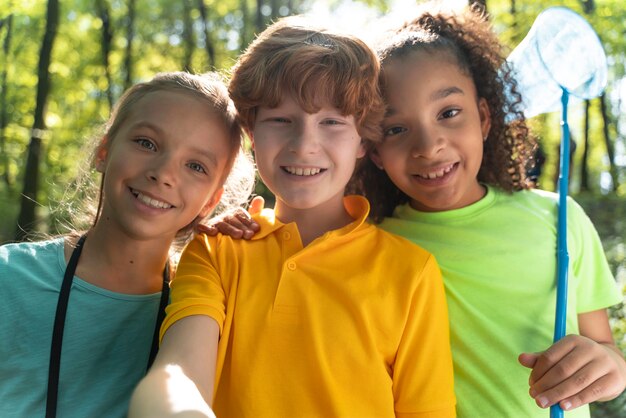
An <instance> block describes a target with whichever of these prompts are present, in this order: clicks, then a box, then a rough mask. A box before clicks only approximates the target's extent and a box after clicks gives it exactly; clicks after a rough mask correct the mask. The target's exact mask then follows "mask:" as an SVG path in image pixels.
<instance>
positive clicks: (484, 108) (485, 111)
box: [478, 97, 491, 139]
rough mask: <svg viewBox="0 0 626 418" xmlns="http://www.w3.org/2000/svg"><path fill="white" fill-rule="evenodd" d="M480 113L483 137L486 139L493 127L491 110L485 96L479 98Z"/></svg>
mask: <svg viewBox="0 0 626 418" xmlns="http://www.w3.org/2000/svg"><path fill="white" fill-rule="evenodd" d="M478 115H479V116H480V130H481V131H482V134H483V138H485V139H486V138H487V136H489V130H490V129H491V111H490V110H489V104H488V103H487V99H485V98H484V97H481V98H480V99H478Z"/></svg>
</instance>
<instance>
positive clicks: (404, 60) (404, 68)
mask: <svg viewBox="0 0 626 418" xmlns="http://www.w3.org/2000/svg"><path fill="white" fill-rule="evenodd" d="M383 73H384V80H385V81H384V87H385V88H384V94H385V96H387V100H393V97H394V95H397V94H402V93H406V94H416V93H424V92H425V91H429V90H433V89H440V88H443V86H457V85H458V86H459V88H461V89H462V90H463V91H466V92H473V93H474V94H475V92H476V87H475V85H474V82H473V79H472V78H471V77H470V76H469V75H468V74H467V72H466V71H465V70H464V69H463V68H462V67H461V66H460V65H459V62H458V60H457V59H456V57H455V56H454V55H452V54H451V53H448V52H445V51H443V52H430V51H423V50H422V51H420V50H418V51H412V52H410V53H409V54H406V55H404V56H402V57H398V58H393V59H391V60H390V61H389V62H388V63H386V64H385V67H384V72H383Z"/></svg>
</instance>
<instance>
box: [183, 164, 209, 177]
mask: <svg viewBox="0 0 626 418" xmlns="http://www.w3.org/2000/svg"><path fill="white" fill-rule="evenodd" d="M187 167H189V168H191V169H192V170H193V171H197V172H198V173H202V174H206V170H205V169H204V167H203V166H202V164H198V163H189V164H187Z"/></svg>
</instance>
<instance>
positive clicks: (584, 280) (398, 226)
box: [381, 188, 622, 418]
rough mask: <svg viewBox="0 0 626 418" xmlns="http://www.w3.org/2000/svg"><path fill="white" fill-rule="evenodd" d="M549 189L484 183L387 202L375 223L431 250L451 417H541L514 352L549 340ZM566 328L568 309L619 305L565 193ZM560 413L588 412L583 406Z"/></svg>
mask: <svg viewBox="0 0 626 418" xmlns="http://www.w3.org/2000/svg"><path fill="white" fill-rule="evenodd" d="M557 201H558V198H557V195H556V194H554V193H549V192H544V191H540V190H533V191H522V192H516V193H513V194H507V193H505V192H503V191H501V190H499V189H495V188H489V189H488V192H487V194H486V196H485V197H484V198H483V199H481V200H480V201H479V202H476V203H475V204H473V205H470V206H468V207H465V208H461V209H456V210H451V211H446V212H432V213H426V212H419V211H416V210H414V209H412V208H411V207H410V206H409V205H408V204H407V205H402V206H399V207H397V208H396V210H395V212H394V214H393V217H392V218H387V219H385V220H384V222H383V223H382V225H381V226H382V227H383V229H386V230H387V231H390V232H393V233H396V234H398V235H401V236H403V237H405V238H408V239H410V240H412V241H413V242H415V243H417V244H418V245H420V246H422V247H424V248H425V249H426V250H428V251H430V252H431V253H433V254H434V255H435V258H436V259H437V261H438V263H439V265H440V267H441V271H442V273H443V278H444V282H445V287H446V294H447V300H448V309H449V316H450V333H451V337H450V338H451V345H452V354H453V357H454V368H455V374H454V378H455V392H456V395H457V411H458V416H459V417H460V418H492V417H494V418H495V417H497V418H507V417H508V418H524V417H547V416H548V412H547V410H542V409H541V408H539V407H538V406H536V404H535V401H534V400H533V399H532V398H531V397H530V396H529V395H528V389H529V386H528V376H529V373H530V372H529V369H527V368H525V367H523V366H521V365H520V364H519V363H518V361H517V356H518V355H519V354H520V353H522V352H535V351H542V350H545V349H546V348H547V347H549V346H550V345H551V344H552V337H553V332H554V331H553V330H554V317H555V300H556V224H557V222H556V218H557ZM567 210H568V214H567V215H568V250H569V256H570V266H569V292H568V318H567V333H577V332H578V322H577V315H576V314H577V313H583V312H589V311H593V310H597V309H602V308H605V307H608V306H610V305H613V304H616V303H619V302H620V301H621V300H622V296H621V294H620V292H619V290H618V288H617V286H616V283H615V280H614V278H613V276H612V274H611V272H610V270H609V266H608V264H607V261H606V258H605V256H604V252H603V249H602V245H601V242H600V239H599V237H598V235H597V232H596V230H595V229H594V227H593V225H592V223H591V221H590V220H589V218H588V217H587V215H586V214H585V213H584V212H583V210H582V209H581V208H580V206H579V205H578V204H577V203H576V202H574V201H573V200H572V199H569V200H568V206H567ZM566 416H567V417H568V418H575V417H576V418H582V417H589V408H588V407H587V406H585V407H581V408H578V409H577V410H575V411H571V412H567V414H566Z"/></svg>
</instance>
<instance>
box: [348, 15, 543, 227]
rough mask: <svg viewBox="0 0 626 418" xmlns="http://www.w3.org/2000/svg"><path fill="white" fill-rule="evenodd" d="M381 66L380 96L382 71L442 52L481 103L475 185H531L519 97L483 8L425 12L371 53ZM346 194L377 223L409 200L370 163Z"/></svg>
mask: <svg viewBox="0 0 626 418" xmlns="http://www.w3.org/2000/svg"><path fill="white" fill-rule="evenodd" d="M376 50H377V54H378V56H379V59H380V61H381V65H382V71H381V78H380V83H381V89H382V92H383V95H384V94H385V74H386V72H385V67H388V66H389V65H392V64H393V62H394V61H395V60H401V59H403V57H405V56H407V55H408V54H410V53H411V52H414V51H427V52H429V53H441V52H444V53H448V54H450V56H452V57H454V58H455V59H456V61H457V64H458V65H459V67H460V68H461V69H462V70H463V71H464V72H466V73H467V74H468V75H469V76H470V77H471V78H472V79H473V81H474V84H475V86H476V90H477V94H478V96H479V97H482V98H485V100H486V101H487V103H488V106H489V111H490V114H491V129H490V131H489V135H488V137H487V140H486V141H485V144H484V151H483V159H482V163H481V167H480V170H479V172H478V181H479V182H481V183H483V184H488V185H492V186H496V187H499V188H501V189H502V190H505V191H508V192H513V191H518V190H522V189H530V188H533V187H534V186H535V184H534V182H533V181H532V180H531V179H530V178H529V177H528V176H527V170H528V169H529V167H531V166H532V159H533V153H534V149H535V147H536V142H535V138H534V136H533V135H532V134H531V132H530V130H529V128H528V126H527V124H526V120H525V118H524V115H523V113H522V110H521V107H520V104H521V95H520V93H519V92H518V91H517V82H516V81H515V79H514V75H513V71H512V69H511V67H509V65H508V64H507V62H506V59H505V56H504V54H503V46H502V45H501V44H500V42H499V41H498V39H497V37H496V35H495V33H494V32H493V31H492V29H491V26H490V24H489V23H488V20H487V15H486V14H485V13H484V11H483V9H480V8H476V7H474V8H471V9H468V10H466V11H464V12H459V13H455V14H452V13H448V12H437V13H431V12H425V13H423V14H421V15H420V16H419V17H417V18H416V19H414V20H412V21H410V22H407V23H405V24H404V25H403V26H401V27H400V28H398V29H397V30H395V31H392V32H391V33H389V35H388V36H386V37H385V38H384V39H383V40H382V41H381V42H380V44H379V45H378V47H377V48H376ZM349 188H350V192H352V193H359V194H363V195H365V196H366V197H367V198H368V199H369V201H370V204H371V213H370V217H371V219H372V220H374V221H375V222H380V221H382V220H383V218H384V217H386V216H390V215H391V214H392V212H393V210H394V208H395V207H396V206H397V205H399V204H403V203H406V202H409V201H410V199H411V198H410V197H409V196H407V195H406V194H405V193H403V192H402V191H401V190H400V189H398V187H396V186H395V185H394V184H393V183H392V181H391V180H390V178H389V176H387V174H386V172H384V171H382V170H380V169H379V168H378V167H376V166H375V165H374V163H373V162H372V161H368V162H367V163H365V164H362V165H361V166H360V167H359V168H358V172H357V173H356V175H355V177H354V178H353V182H352V183H351V184H350V185H349Z"/></svg>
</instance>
